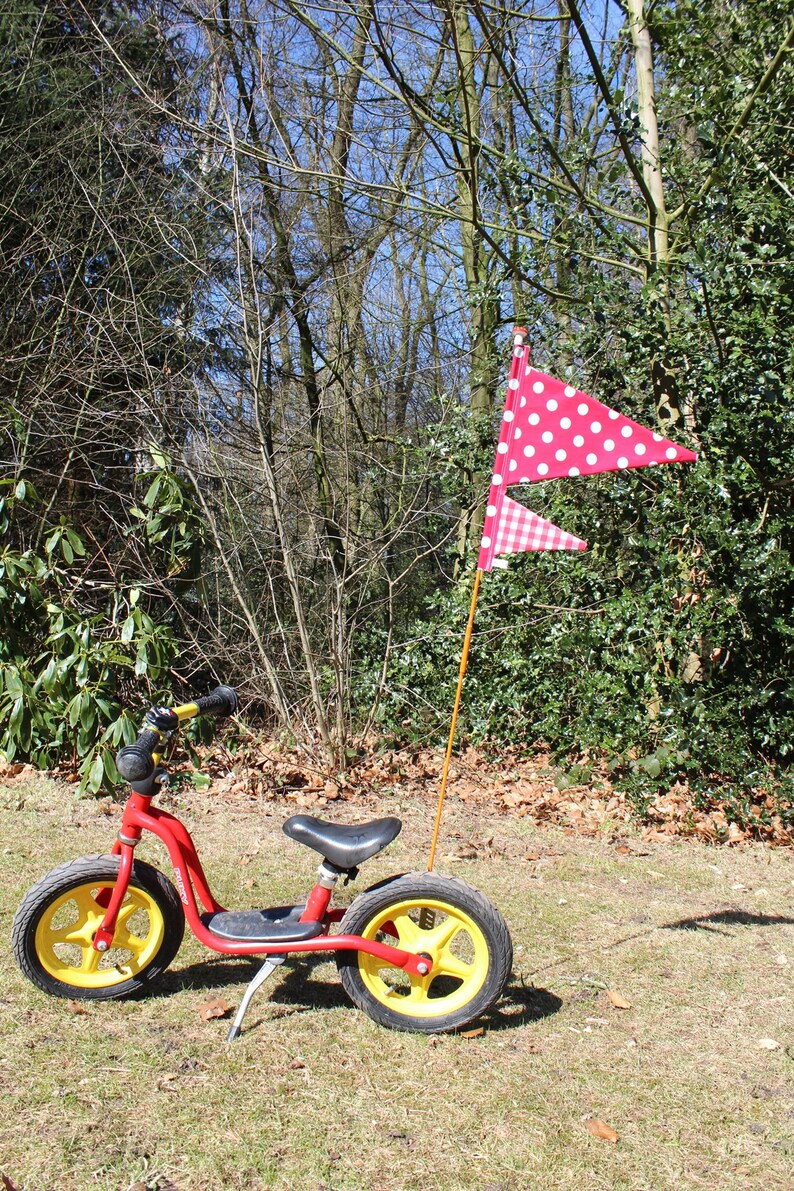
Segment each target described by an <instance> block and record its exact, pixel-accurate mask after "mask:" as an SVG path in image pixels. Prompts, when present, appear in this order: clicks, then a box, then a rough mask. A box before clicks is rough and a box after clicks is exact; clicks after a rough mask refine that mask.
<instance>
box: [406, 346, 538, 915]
mask: <svg viewBox="0 0 794 1191" xmlns="http://www.w3.org/2000/svg"><path fill="white" fill-rule="evenodd" d="M527 335H528V332H527V329H526V327H514V328H513V363H512V368H511V373H510V376H511V380H510V382H509V385H508V400H510V397H511V394H512V395H513V396H515V392H516V391H517V388H518V374H517V372H516V369H517V367H518V363H517V360H518V359H519V358H520V348H521V347H522V346H523V344H524V340H525V339H526V337H527ZM512 416H513V415H512V414H511V415H510V418H511V419H512ZM491 491H492V492H493V487H492V488H491ZM503 491H504V489H502V492H503ZM498 503H499V504H501V500H500V501H499V502H498ZM488 511H489V512H492V513H494V516H495V515H496V513H495V512H494V510H492V509H490V508H489V510H488ZM483 542H485V538H483ZM480 552H481V555H482V546H481V548H480ZM480 561H482V557H481V558H480ZM490 569H491V563H489V564H488V565H487V566H486V567H485V570H490ZM482 576H483V568H482V567H480V566H478V567H477V571H476V573H475V576H474V590H473V591H472V593H471V607H470V608H469V619H468V622H467V624H466V633H465V635H464V638H463V650H462V652H461V655H460V670H459V672H458V689H457V691H456V692H455V706H454V708H453V710H452V723H451V724H450V726H449V740H448V741H447V751H446V754H445V756H444V768H443V770H442V772H441V788H440V789H439V792H438V808H437V810H436V821H435V824H434V826H433V838H432V840H431V841H430V857H429V859H428V862H427V871H428V872H432V871H433V863H434V861H435V858H436V847H437V844H438V832H439V828H440V826H441V811H442V808H443V806H444V797H445V795H446V792H447V782H448V780H449V767H450V763H451V761H452V748H453V746H454V743H455V729H456V728H457V726H458V712H459V711H460V697H461V692H462V691H463V677H464V675H465V673H466V666H467V664H468V660H469V648H470V646H471V635H472V631H473V629H474V612H475V610H476V608H477V596H478V595H479V594H480V581H481V580H482ZM423 913H424V911H423Z"/></svg>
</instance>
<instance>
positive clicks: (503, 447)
mask: <svg viewBox="0 0 794 1191" xmlns="http://www.w3.org/2000/svg"><path fill="white" fill-rule="evenodd" d="M496 449H497V451H498V452H499V454H500V455H506V454H507V443H506V442H500V443H499V446H498V447H497V448H496Z"/></svg>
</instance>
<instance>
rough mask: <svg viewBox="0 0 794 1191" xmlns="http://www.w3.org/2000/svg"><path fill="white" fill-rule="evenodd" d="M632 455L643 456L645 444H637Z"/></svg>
mask: <svg viewBox="0 0 794 1191" xmlns="http://www.w3.org/2000/svg"><path fill="white" fill-rule="evenodd" d="M634 454H635V455H644V454H645V443H643V442H638V443H637V445H636V447H635V448H634Z"/></svg>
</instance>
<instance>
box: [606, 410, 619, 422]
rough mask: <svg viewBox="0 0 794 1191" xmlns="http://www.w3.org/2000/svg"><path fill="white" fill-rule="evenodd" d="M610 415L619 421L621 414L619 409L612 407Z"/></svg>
mask: <svg viewBox="0 0 794 1191" xmlns="http://www.w3.org/2000/svg"><path fill="white" fill-rule="evenodd" d="M609 417H610V419H611V420H612V421H613V422H617V420H618V418H619V417H620V414H619V413H618V411H617V410H616V409H611V410H610V411H609Z"/></svg>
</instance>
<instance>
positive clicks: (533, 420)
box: [529, 414, 540, 426]
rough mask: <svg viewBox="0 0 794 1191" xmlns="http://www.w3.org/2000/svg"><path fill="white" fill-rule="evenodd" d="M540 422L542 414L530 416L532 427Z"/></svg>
mask: <svg viewBox="0 0 794 1191" xmlns="http://www.w3.org/2000/svg"><path fill="white" fill-rule="evenodd" d="M539 421H540V414H530V415H529V424H530V426H537V424H538V422H539Z"/></svg>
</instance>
